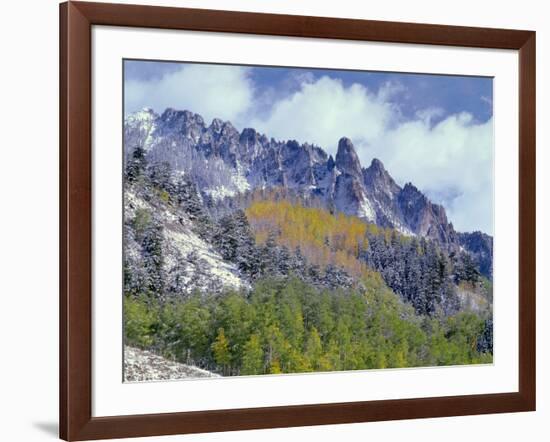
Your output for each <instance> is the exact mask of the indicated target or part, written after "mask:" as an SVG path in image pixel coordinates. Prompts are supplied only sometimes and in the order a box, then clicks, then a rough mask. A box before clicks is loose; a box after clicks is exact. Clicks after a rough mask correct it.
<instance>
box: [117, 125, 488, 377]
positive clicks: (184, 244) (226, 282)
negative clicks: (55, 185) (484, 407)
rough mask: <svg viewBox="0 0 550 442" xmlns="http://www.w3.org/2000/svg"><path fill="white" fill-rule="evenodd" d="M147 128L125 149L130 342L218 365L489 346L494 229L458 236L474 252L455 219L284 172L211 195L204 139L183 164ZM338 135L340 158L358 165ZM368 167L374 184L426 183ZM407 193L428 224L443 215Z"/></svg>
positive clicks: (192, 362) (463, 352)
mask: <svg viewBox="0 0 550 442" xmlns="http://www.w3.org/2000/svg"><path fill="white" fill-rule="evenodd" d="M249 135H250V134H249ZM164 136H166V134H165V135H164ZM174 136H175V135H174V134H173V133H172V132H170V137H169V138H168V139H170V140H173V139H174V138H172V137H174ZM195 138H196V137H195ZM129 139H132V140H134V141H135V137H134V138H129ZM146 140H147V139H146ZM161 141H162V138H158V139H156V141H154V142H156V143H161ZM140 142H141V143H142V144H138V145H137V146H133V147H132V149H129V151H128V152H127V157H126V160H125V189H124V204H125V208H124V215H125V225H124V238H125V244H124V257H125V263H124V291H125V295H124V296H125V303H124V315H125V339H126V340H125V343H126V345H130V346H133V347H137V348H138V349H142V350H147V351H152V352H154V353H155V354H158V355H160V356H163V357H165V358H168V359H170V360H173V361H177V362H180V363H183V364H186V366H190V367H193V366H194V367H197V368H201V369H204V370H208V372H211V373H215V374H216V373H217V374H220V375H224V376H233V375H251V374H276V373H293V372H310V371H332V370H351V369H370V368H387V367H417V366H433V365H456V364H472V363H488V362H491V361H492V351H493V340H492V339H493V338H492V282H491V279H490V276H491V271H492V261H491V263H489V261H488V252H487V250H488V247H492V240H491V242H490V243H489V240H488V239H487V238H486V237H483V236H481V237H480V236H479V235H475V234H472V235H470V236H464V235H463V236H461V237H460V238H461V239H460V240H461V241H463V242H464V244H466V242H468V244H469V245H470V247H472V248H473V249H475V252H469V251H468V250H467V249H466V248H464V247H462V246H460V245H459V243H458V242H452V241H454V239H452V238H454V236H453V235H455V234H456V233H455V232H454V230H452V229H450V228H449V227H448V226H447V227H444V233H441V234H438V236H434V235H432V234H430V235H419V234H415V233H413V232H412V231H411V230H410V229H408V228H404V227H403V224H402V223H401V222H402V221H399V222H398V221H397V218H395V220H394V223H393V224H391V223H387V222H383V223H381V224H377V222H375V220H374V219H369V218H368V217H362V216H360V213H358V214H357V213H355V214H354V213H346V212H345V211H342V210H340V209H339V205H338V204H340V203H338V204H336V203H335V201H332V202H331V201H328V202H327V196H326V195H324V194H321V193H315V192H313V193H311V192H303V191H302V189H301V188H299V187H298V188H297V187H292V186H288V185H285V180H283V181H282V182H278V181H277V185H274V184H275V183H273V185H271V186H268V187H265V186H264V187H258V188H249V187H247V186H242V188H241V190H239V191H235V193H233V194H232V193H227V192H221V193H222V195H220V194H217V196H213V194H212V192H211V191H209V190H208V189H209V188H208V186H207V185H206V184H205V183H206V182H205V181H204V180H205V179H206V178H207V175H203V176H202V178H199V177H198V176H197V174H199V173H200V168H197V167H196V166H197V164H198V162H200V161H203V160H204V159H205V157H204V154H203V153H200V154H197V155H196V156H193V155H195V154H193V151H192V150H191V151H189V152H186V153H185V155H184V156H181V155H183V154H181V153H178V155H180V157H178V158H180V160H181V159H182V158H186V159H187V160H189V158H193V161H191V160H189V161H191V163H192V164H193V165H194V166H193V167H195V168H194V169H192V170H188V169H185V168H184V170H182V169H180V168H177V167H174V166H173V164H171V163H170V162H167V161H160V160H159V159H162V160H164V159H166V158H165V157H166V155H168V154H167V153H166V152H167V151H165V150H163V155H162V156H160V157H159V155H160V153H159V152H158V151H157V153H155V154H152V153H151V152H153V151H152V150H151V149H152V148H151V147H150V146H149V147H148V148H146V147H147V145H146V144H147V143H152V141H150V140H149V141H147V143H145V141H140ZM171 142H172V141H171ZM285 146H287V148H288V145H285ZM257 147H258V146H257ZM179 148H182V147H181V146H180V147H179ZM187 148H189V149H193V147H192V146H191V147H189V146H187ZM293 148H294V147H293ZM316 149H318V148H316ZM342 149H343V152H342V155H340V157H337V161H336V162H335V163H334V164H332V166H331V167H333V168H338V167H341V168H346V167H347V168H348V172H347V173H348V174H349V173H351V172H352V171H350V168H352V169H353V170H355V172H357V171H358V170H359V171H360V168H359V169H357V167H356V166H357V165H353V164H349V160H350V158H351V159H353V155H352V154H351V153H350V151H349V150H350V149H352V146H351V143H348V144H346V146H344V147H343V148H342ZM310 150H311V149H310ZM312 152H314V153H315V155H317V156H321V157H322V154H321V153H320V152H322V151H318V150H315V149H313V150H312ZM257 154H258V155H260V153H258V152H257ZM346 155H347V156H348V157H345V156H346ZM350 155H351V156H350ZM342 156H344V157H345V158H342ZM260 158H261V155H260ZM187 160H186V161H187ZM178 161H179V160H178ZM181 161H183V160H181ZM231 161H233V160H231ZM191 163H184V164H186V165H187V166H189V164H191ZM216 164H218V163H216ZM336 164H339V165H340V166H337V165H336ZM187 166H186V167H187ZM218 166H219V164H218ZM218 166H216V167H218ZM251 167H252V166H251ZM253 167H258V166H253ZM371 167H372V168H373V169H371V170H370V171H369V172H368V173H366V175H365V176H367V177H368V180H367V181H366V182H367V183H369V184H372V183H373V182H378V183H380V182H381V183H385V184H387V185H388V186H389V188H391V189H393V190H392V191H395V192H398V193H399V195H401V196H400V197H401V198H406V197H407V198H408V196H407V195H409V193H411V192H412V193H414V192H418V191H416V190H414V189H413V190H411V188H410V186H406V187H405V189H403V191H402V190H400V188H399V189H398V188H397V187H395V186H394V184H392V182H391V181H389V178H388V175H384V174H387V172H385V170H383V168H382V166H381V164H378V163H376V162H373V165H372V166H371ZM208 170H210V171H207V174H210V173H211V169H208ZM334 170H336V169H334ZM226 172H227V171H226ZM355 172H353V173H355ZM205 173H206V172H205ZM338 173H339V174H341V172H338ZM342 173H343V172H342ZM357 173H359V172H357ZM361 173H363V172H361ZM380 174H382V175H384V176H383V177H382V178H383V179H382V181H376V180H377V177H378V176H379V175H380ZM337 175H338V174H337ZM352 175H353V174H352ZM208 176H209V175H208ZM220 176H221V175H220ZM338 176H340V175H338ZM350 176H351V175H350ZM209 179H210V178H209ZM293 179H294V180H298V176H294V178H293ZM353 179H355V178H353ZM350 180H351V178H350ZM236 182H238V180H237V181H236ZM350 182H351V181H350ZM287 184H288V182H287ZM342 186H344V187H342V189H344V188H345V185H344V184H342ZM218 190H220V189H218ZM383 191H384V189H383V188H381V187H380V186H378V187H376V192H374V191H373V192H374V193H372V195H377V198H378V200H377V201H385V200H384V198H383V197H382V196H381V192H382V193H383ZM338 192H340V191H338ZM338 192H336V193H334V195H337V194H339V193H338ZM396 195H397V194H396ZM331 198H332V197H331ZM411 198H412V197H411ZM414 198H416V199H415V201H416V202H415V203H414V204H416V205H417V206H418V207H421V212H419V213H422V214H423V215H422V217H423V218H422V220H423V221H422V222H420V224H418V225H419V226H424V227H426V226H427V225H428V224H426V222H428V221H426V220H429V219H432V218H430V217H431V216H432V215H430V214H433V213H437V214H439V215H438V216H439V217H440V219H443V218H441V213H440V209H438V208H437V207H435V206H433V207H432V206H431V205H430V204H428V203H429V202H426V201H425V200H424V199H422V198H424V197H419V196H418V194H417V193H415V194H414ZM373 201H374V200H373ZM373 204H374V203H373ZM373 207H375V208H377V209H376V210H382V208H381V207H382V206H380V205H376V204H374V205H373ZM407 207H411V208H412V207H415V206H411V205H407ZM434 207H435V208H434ZM399 210H401V209H399ZM419 210H420V209H419ZM405 215H406V216H405ZM428 215H429V216H428ZM400 216H401V215H400ZM426 216H428V218H426ZM399 219H401V220H405V221H406V220H409V221H407V222H409V223H410V222H412V221H410V220H412V219H413V217H412V215H411V214H410V213H409V212H404V215H403V217H402V218H399ZM414 219H416V218H414ZM405 221H403V222H405ZM415 222H416V221H415ZM429 222H432V221H429ZM445 222H446V221H445ZM400 223H401V224H400ZM409 225H410V226H412V225H413V224H409ZM430 226H432V227H433V225H432V224H430ZM424 227H422V228H424ZM432 227H429V228H432ZM419 228H420V227H419ZM442 228H443V227H442ZM445 229H447V230H445ZM428 230H429V229H428ZM445 232H446V233H445ZM445 235H446V236H445ZM443 236H445V238H447V239H448V240H449V241H450V242H449V241H447V240H445V241H442V240H441V238H442V237H443ZM457 241H458V240H457ZM480 262H482V263H483V269H481V268H480ZM487 275H489V277H488V276H487Z"/></svg>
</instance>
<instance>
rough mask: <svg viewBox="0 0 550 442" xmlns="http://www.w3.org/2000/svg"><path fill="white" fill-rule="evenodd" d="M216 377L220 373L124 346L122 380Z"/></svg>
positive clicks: (139, 380) (140, 380) (141, 380)
mask: <svg viewBox="0 0 550 442" xmlns="http://www.w3.org/2000/svg"><path fill="white" fill-rule="evenodd" d="M217 377H220V375H218V374H216V373H212V372H210V371H207V370H203V369H201V368H199V367H195V366H193V365H186V364H181V363H179V362H175V361H170V360H168V359H166V358H163V357H161V356H158V355H156V354H154V353H151V352H150V351H146V350H140V349H139V348H135V347H129V346H125V347H124V380H125V381H126V382H143V381H161V380H168V379H171V380H176V379H192V378H217Z"/></svg>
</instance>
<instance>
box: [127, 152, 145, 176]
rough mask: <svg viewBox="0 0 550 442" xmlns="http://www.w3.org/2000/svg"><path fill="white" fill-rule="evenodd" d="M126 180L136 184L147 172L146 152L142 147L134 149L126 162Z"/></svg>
mask: <svg viewBox="0 0 550 442" xmlns="http://www.w3.org/2000/svg"><path fill="white" fill-rule="evenodd" d="M126 161H127V162H126V167H125V178H126V179H127V180H128V182H134V181H135V180H136V179H137V178H138V177H139V176H140V175H141V173H142V172H143V171H144V170H145V167H146V165H147V161H146V159H145V150H144V149H143V147H141V146H136V147H134V150H133V151H132V155H131V156H130V158H129V159H127V160H126Z"/></svg>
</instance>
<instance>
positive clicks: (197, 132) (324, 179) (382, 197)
mask: <svg viewBox="0 0 550 442" xmlns="http://www.w3.org/2000/svg"><path fill="white" fill-rule="evenodd" d="M125 142H126V149H125V152H126V155H130V154H131V152H132V150H133V148H134V147H135V146H142V147H143V148H144V149H145V150H146V152H147V156H148V160H149V161H151V162H158V163H161V162H166V163H169V164H170V166H171V167H172V168H173V169H174V170H176V171H181V172H183V173H188V174H191V175H192V176H193V177H194V179H195V181H196V182H197V183H198V184H199V187H200V189H201V192H203V193H204V195H207V196H209V197H210V198H211V199H213V200H217V199H223V198H226V197H232V196H235V195H236V194H238V193H240V192H245V191H247V190H253V189H257V188H261V189H265V188H270V187H283V188H286V189H289V190H291V191H293V192H296V193H297V194H299V195H302V196H304V197H306V198H315V199H316V200H319V201H321V202H322V203H323V204H324V205H325V206H326V207H327V208H330V209H331V210H336V211H341V212H344V213H346V214H348V215H355V216H358V217H361V218H363V219H365V220H367V221H369V222H374V223H376V224H378V225H380V226H383V227H391V228H395V229H397V230H399V231H400V232H402V233H404V234H407V235H419V236H424V237H427V238H430V239H434V240H437V241H438V242H440V243H441V244H442V245H443V246H447V247H449V248H450V249H453V248H454V249H457V248H459V247H460V246H462V247H464V248H465V249H467V250H471V251H472V253H475V254H477V255H478V256H479V259H480V262H483V265H485V267H487V268H490V267H491V266H492V264H491V263H489V261H488V260H489V257H491V260H492V239H491V247H490V248H489V247H488V245H487V244H488V240H487V238H490V237H488V236H487V235H485V237H487V238H485V237H479V235H477V236H476V235H475V234H472V235H474V236H468V235H466V234H464V235H463V236H461V237H459V235H458V234H457V232H456V231H455V230H454V228H453V225H452V224H451V223H450V222H449V221H448V220H447V215H446V213H445V209H444V208H443V207H442V206H440V205H438V204H434V203H432V202H431V201H430V200H429V199H428V198H427V197H426V196H425V195H424V194H423V193H422V192H421V191H420V190H418V189H417V188H416V187H415V186H414V185H413V184H411V183H407V184H406V185H405V186H404V187H403V188H401V187H400V186H399V185H398V184H397V183H396V182H395V181H394V180H393V178H392V177H391V175H390V174H389V172H388V171H387V170H386V169H385V168H384V165H383V164H382V162H381V161H379V160H378V159H373V160H372V162H371V164H370V166H369V167H368V168H362V167H361V163H360V160H359V157H358V155H357V152H356V150H355V148H354V146H353V143H352V141H351V140H350V139H348V138H342V139H341V140H340V141H339V143H338V150H337V154H336V157H335V158H334V159H333V158H332V156H328V155H327V153H326V152H325V151H324V150H323V149H321V148H320V147H318V146H314V145H311V144H308V143H305V144H299V143H298V142H297V141H294V140H288V141H277V140H274V139H273V138H271V139H269V138H268V137H267V136H265V135H263V134H259V133H258V132H257V131H256V130H254V129H253V128H247V129H244V130H243V131H242V132H240V133H239V131H237V129H236V128H235V127H234V126H233V125H232V124H231V123H230V122H223V121H222V120H219V119H214V120H213V121H212V123H211V124H210V125H207V124H206V123H205V121H204V119H203V118H202V117H201V116H200V115H198V114H194V113H192V112H189V111H179V110H174V109H166V110H165V111H164V112H163V113H162V114H161V115H158V114H155V113H154V112H153V111H152V110H150V109H144V110H143V111H141V112H137V113H135V114H132V115H130V116H128V117H127V118H126V121H125Z"/></svg>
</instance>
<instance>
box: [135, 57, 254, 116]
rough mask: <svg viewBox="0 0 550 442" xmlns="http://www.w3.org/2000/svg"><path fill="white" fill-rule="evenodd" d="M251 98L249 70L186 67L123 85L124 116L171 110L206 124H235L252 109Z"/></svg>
mask: <svg viewBox="0 0 550 442" xmlns="http://www.w3.org/2000/svg"><path fill="white" fill-rule="evenodd" d="M253 97H254V88H253V84H252V82H251V81H250V79H249V69H248V68H245V67H239V66H214V65H187V66H185V67H182V68H181V69H180V70H178V71H176V72H172V73H167V74H165V75H164V76H162V77H161V78H159V79H156V80H149V81H139V80H131V81H127V82H126V84H125V106H126V112H127V113H131V112H134V111H137V110H140V109H141V108H143V107H151V108H153V109H154V110H155V111H156V112H158V113H162V112H163V111H164V110H165V109H166V108H167V107H173V108H175V109H182V110H183V109H187V110H190V111H192V112H196V113H199V114H201V115H202V116H203V117H204V119H205V120H206V121H211V120H212V119H213V118H216V117H218V118H222V119H224V120H232V121H237V120H238V119H239V118H241V116H242V115H244V114H245V113H246V112H247V111H248V110H249V109H250V108H251V106H252V103H253Z"/></svg>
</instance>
